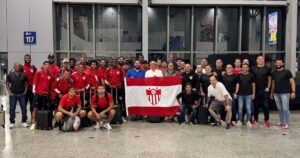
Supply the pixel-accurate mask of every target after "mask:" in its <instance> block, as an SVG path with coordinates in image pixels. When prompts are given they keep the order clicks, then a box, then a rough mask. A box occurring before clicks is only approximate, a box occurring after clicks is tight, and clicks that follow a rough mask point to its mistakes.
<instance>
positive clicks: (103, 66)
mask: <svg viewBox="0 0 300 158" xmlns="http://www.w3.org/2000/svg"><path fill="white" fill-rule="evenodd" d="M99 65H100V67H99V68H98V74H99V78H100V80H101V83H102V85H104V84H105V83H104V81H105V80H106V79H107V77H108V68H107V63H106V60H105V59H100V60H99Z"/></svg>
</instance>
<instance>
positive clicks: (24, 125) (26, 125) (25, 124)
mask: <svg viewBox="0 0 300 158" xmlns="http://www.w3.org/2000/svg"><path fill="white" fill-rule="evenodd" d="M21 126H22V127H24V128H27V127H29V125H28V124H27V123H26V122H23V123H22V124H21Z"/></svg>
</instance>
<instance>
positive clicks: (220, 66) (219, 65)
mask: <svg viewBox="0 0 300 158" xmlns="http://www.w3.org/2000/svg"><path fill="white" fill-rule="evenodd" d="M214 72H215V73H216V74H217V76H216V78H217V80H218V81H219V82H222V76H223V75H224V74H225V69H224V68H223V61H222V59H217V60H216V67H215V69H214Z"/></svg>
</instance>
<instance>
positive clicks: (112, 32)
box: [95, 6, 118, 51]
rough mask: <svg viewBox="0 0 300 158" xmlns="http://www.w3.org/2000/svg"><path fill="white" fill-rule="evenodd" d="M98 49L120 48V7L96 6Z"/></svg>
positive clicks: (114, 49)
mask: <svg viewBox="0 0 300 158" xmlns="http://www.w3.org/2000/svg"><path fill="white" fill-rule="evenodd" d="M95 9H96V11H95V14H96V15H95V17H96V50H97V51H117V50H118V7H117V6H96V7H95Z"/></svg>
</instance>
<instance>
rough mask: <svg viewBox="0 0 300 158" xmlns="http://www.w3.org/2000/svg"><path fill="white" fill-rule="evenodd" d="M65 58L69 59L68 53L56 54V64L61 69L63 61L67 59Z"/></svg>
mask: <svg viewBox="0 0 300 158" xmlns="http://www.w3.org/2000/svg"><path fill="white" fill-rule="evenodd" d="M65 58H68V53H66V52H63V53H62V52H57V53H56V58H55V59H56V63H57V65H58V66H59V67H60V66H62V64H63V63H62V62H63V60H64V59H65Z"/></svg>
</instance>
